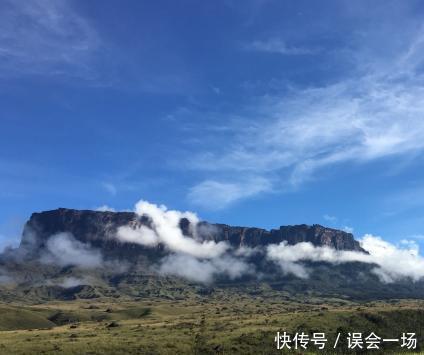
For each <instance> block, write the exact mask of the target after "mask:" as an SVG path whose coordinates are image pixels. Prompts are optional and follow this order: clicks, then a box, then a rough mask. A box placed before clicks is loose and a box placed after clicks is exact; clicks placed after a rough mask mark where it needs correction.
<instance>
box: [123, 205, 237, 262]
mask: <svg viewBox="0 0 424 355" xmlns="http://www.w3.org/2000/svg"><path fill="white" fill-rule="evenodd" d="M135 212H136V213H137V214H138V215H140V216H143V215H144V216H148V217H149V218H150V219H151V222H152V224H151V228H149V227H147V226H140V227H137V228H135V229H131V228H129V227H128V226H123V227H121V228H119V229H118V233H117V238H118V239H120V240H121V241H125V242H133V243H137V244H140V245H145V246H153V245H156V244H158V243H159V242H160V243H162V244H164V245H165V246H166V247H167V248H168V249H169V250H171V251H173V252H177V253H185V254H188V255H192V256H194V257H198V258H214V257H217V256H220V255H222V254H223V253H224V252H225V251H226V250H227V249H228V247H229V246H228V244H227V243H224V242H219V243H216V242H214V241H199V240H197V238H196V237H197V228H196V227H197V224H198V222H199V219H198V217H197V216H196V215H195V214H194V213H192V212H180V211H175V210H168V209H167V208H166V206H164V205H160V206H157V205H155V204H151V203H149V202H147V201H143V200H141V201H139V202H138V203H137V204H136V206H135ZM182 218H186V219H188V220H189V221H190V225H191V226H192V233H193V234H194V238H190V237H187V236H185V235H183V232H182V231H181V229H180V225H179V223H180V220H181V219H182Z"/></svg>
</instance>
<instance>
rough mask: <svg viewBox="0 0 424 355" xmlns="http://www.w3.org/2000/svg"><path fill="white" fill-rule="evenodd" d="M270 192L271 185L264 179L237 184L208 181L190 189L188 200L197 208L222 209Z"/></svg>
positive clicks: (253, 179)
mask: <svg viewBox="0 0 424 355" xmlns="http://www.w3.org/2000/svg"><path fill="white" fill-rule="evenodd" d="M270 190H271V183H270V182H269V181H268V180H266V179H264V178H252V179H249V180H247V181H242V182H237V183H229V182H220V181H215V180H206V181H203V182H201V183H200V184H198V185H196V186H193V187H192V188H191V189H190V192H189V194H188V200H189V201H190V202H191V203H193V204H195V205H197V206H202V207H205V208H210V209H220V208H224V207H227V206H228V205H230V204H232V203H234V202H237V201H239V200H241V199H244V198H247V197H252V196H255V195H258V194H259V193H262V192H269V191H270Z"/></svg>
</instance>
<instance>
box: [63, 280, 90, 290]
mask: <svg viewBox="0 0 424 355" xmlns="http://www.w3.org/2000/svg"><path fill="white" fill-rule="evenodd" d="M90 284H91V282H90V281H89V279H88V278H78V277H66V278H64V279H63V280H62V281H61V282H59V283H58V285H59V286H61V287H63V288H72V287H76V286H80V285H90Z"/></svg>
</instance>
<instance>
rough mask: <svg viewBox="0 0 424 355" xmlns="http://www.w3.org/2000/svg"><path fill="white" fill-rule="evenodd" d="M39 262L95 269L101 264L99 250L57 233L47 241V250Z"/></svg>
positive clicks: (66, 234) (67, 235)
mask: <svg viewBox="0 0 424 355" xmlns="http://www.w3.org/2000/svg"><path fill="white" fill-rule="evenodd" d="M41 261H42V262H44V263H49V264H56V265H60V266H78V267H81V268H87V269H90V268H96V267H100V266H102V264H103V258H102V255H101V253H100V251H99V250H96V249H94V248H91V247H90V246H89V245H87V244H85V243H81V242H80V241H78V240H76V239H75V238H74V236H73V235H72V234H70V233H59V234H56V235H53V236H51V237H50V238H49V239H48V241H47V250H46V252H45V253H44V255H43V256H42V257H41Z"/></svg>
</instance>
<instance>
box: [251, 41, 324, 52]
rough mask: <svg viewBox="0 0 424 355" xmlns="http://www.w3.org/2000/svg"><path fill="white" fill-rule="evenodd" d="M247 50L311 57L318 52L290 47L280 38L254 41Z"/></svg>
mask: <svg viewBox="0 0 424 355" xmlns="http://www.w3.org/2000/svg"><path fill="white" fill-rule="evenodd" d="M245 48H246V49H248V50H252V51H258V52H266V53H277V54H281V55H309V54H314V53H316V52H317V50H316V49H310V48H305V47H296V46H288V45H287V44H286V43H285V42H284V41H283V40H281V39H279V38H271V39H268V40H264V41H260V40H257V41H253V42H251V43H249V44H247V45H246V46H245Z"/></svg>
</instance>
